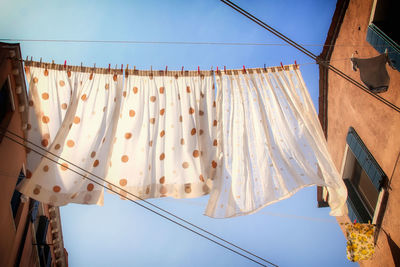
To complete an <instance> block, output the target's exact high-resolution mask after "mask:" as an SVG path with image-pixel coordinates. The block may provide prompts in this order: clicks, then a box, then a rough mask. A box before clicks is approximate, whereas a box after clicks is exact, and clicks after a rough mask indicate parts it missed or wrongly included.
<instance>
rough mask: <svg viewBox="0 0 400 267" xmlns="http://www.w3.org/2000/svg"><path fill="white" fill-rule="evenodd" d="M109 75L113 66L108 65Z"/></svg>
mask: <svg viewBox="0 0 400 267" xmlns="http://www.w3.org/2000/svg"><path fill="white" fill-rule="evenodd" d="M108 73H111V64H108Z"/></svg>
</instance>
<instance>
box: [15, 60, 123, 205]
mask: <svg viewBox="0 0 400 267" xmlns="http://www.w3.org/2000/svg"><path fill="white" fill-rule="evenodd" d="M26 70H27V80H28V82H29V118H28V124H27V131H26V133H25V135H26V136H25V137H26V138H27V139H28V140H29V141H30V142H32V143H34V144H38V145H40V146H41V147H42V148H44V149H46V150H48V152H47V153H46V152H43V151H40V149H38V148H36V147H34V146H33V145H32V144H30V143H27V145H28V146H29V147H31V148H33V149H35V150H38V151H40V152H42V153H44V154H45V155H46V156H48V157H50V158H51V159H53V160H55V162H58V163H60V164H61V165H58V164H56V163H54V162H52V161H50V160H49V159H46V158H44V157H40V156H39V155H38V154H36V153H35V152H33V151H30V149H28V150H27V152H29V153H28V154H27V166H26V178H27V179H25V180H24V181H23V182H22V183H21V184H20V186H19V190H20V192H21V193H23V194H25V195H28V196H30V197H32V198H34V199H37V200H39V201H42V202H44V203H50V204H52V205H56V206H60V205H65V204H68V203H71V202H74V203H85V204H95V203H97V204H102V201H103V198H102V196H103V187H102V186H99V185H96V184H95V183H93V182H91V181H89V180H88V179H82V177H81V176H79V175H77V174H76V173H74V172H73V171H71V170H70V169H69V168H71V169H72V170H75V171H78V172H79V173H83V174H85V172H84V171H82V170H79V169H78V168H76V167H74V166H73V165H72V164H75V165H77V166H79V167H80V168H82V169H84V170H87V171H89V172H92V173H94V174H96V175H99V176H100V177H104V174H105V171H106V168H107V161H108V156H109V151H110V147H111V144H112V140H113V135H114V131H115V127H116V125H117V124H116V122H117V121H118V115H119V108H120V95H121V93H122V75H116V74H100V73H93V72H76V71H69V70H68V71H67V70H64V69H60V70H57V69H50V68H49V69H47V68H45V67H34V66H30V67H26ZM56 156H58V157H61V158H63V159H65V160H67V161H69V162H66V161H64V160H62V159H59V158H57V157H56ZM99 182H100V183H101V184H103V183H102V182H101V181H99Z"/></svg>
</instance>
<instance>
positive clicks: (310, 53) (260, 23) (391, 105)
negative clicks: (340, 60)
mask: <svg viewBox="0 0 400 267" xmlns="http://www.w3.org/2000/svg"><path fill="white" fill-rule="evenodd" d="M221 2H223V3H224V4H226V5H227V6H229V7H231V8H232V9H234V10H236V11H237V12H239V13H240V14H242V15H244V16H245V17H247V18H248V19H250V20H251V21H253V22H255V23H257V24H258V25H259V26H261V27H263V28H264V29H266V30H267V31H269V32H271V33H272V34H274V35H275V36H277V37H279V38H280V39H282V40H284V41H285V42H287V43H288V44H290V45H291V46H293V47H294V48H296V49H297V50H299V51H301V52H302V53H304V54H306V55H307V56H309V57H310V58H312V59H314V60H315V61H316V62H317V63H318V64H321V65H323V66H324V67H326V68H328V69H330V70H331V71H333V72H334V73H336V74H337V75H339V76H340V77H342V78H344V79H346V80H347V81H349V82H351V83H352V84H354V85H355V86H357V87H358V88H360V89H361V90H363V91H364V92H366V93H368V94H369V95H371V96H372V97H374V98H376V99H377V100H379V101H381V102H382V103H384V104H385V105H387V106H388V107H390V108H392V109H393V110H395V111H397V112H399V113H400V108H399V107H398V106H396V105H395V104H393V103H391V102H390V101H388V100H387V99H385V98H383V97H381V96H379V95H377V94H375V93H372V92H371V91H370V90H369V89H368V88H367V87H366V86H364V85H362V84H361V83H359V82H357V81H356V80H354V79H353V78H351V77H350V76H348V75H346V74H345V73H343V72H342V71H341V70H339V69H337V68H335V67H334V66H332V65H330V64H329V63H326V62H324V61H321V60H320V58H319V57H317V56H316V55H315V54H313V53H312V52H310V51H309V50H307V49H306V48H304V47H303V46H301V45H300V44H298V43H296V42H295V41H293V40H291V39H290V38H289V37H287V36H285V35H283V34H282V33H280V32H278V31H277V30H275V29H274V28H272V27H271V26H269V25H268V24H266V23H265V22H263V21H261V20H260V19H258V18H257V17H255V16H254V15H252V14H250V13H249V12H247V11H245V10H244V9H242V8H241V7H239V6H237V5H236V4H234V3H232V2H231V1H229V0H221Z"/></svg>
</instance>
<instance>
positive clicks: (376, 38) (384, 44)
mask: <svg viewBox="0 0 400 267" xmlns="http://www.w3.org/2000/svg"><path fill="white" fill-rule="evenodd" d="M395 4H397V1H394V0H375V1H374V6H373V8H372V12H371V18H370V24H369V26H368V31H367V41H368V43H370V44H371V45H372V46H373V47H374V48H375V49H376V50H377V51H378V52H379V53H381V54H382V53H384V52H385V50H386V49H387V50H388V53H389V58H390V60H391V61H392V63H393V66H394V67H395V68H396V69H397V70H398V71H400V46H399V44H400V33H399V31H398V30H397V28H398V27H397V25H398V16H397V13H398V8H397V5H395Z"/></svg>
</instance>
